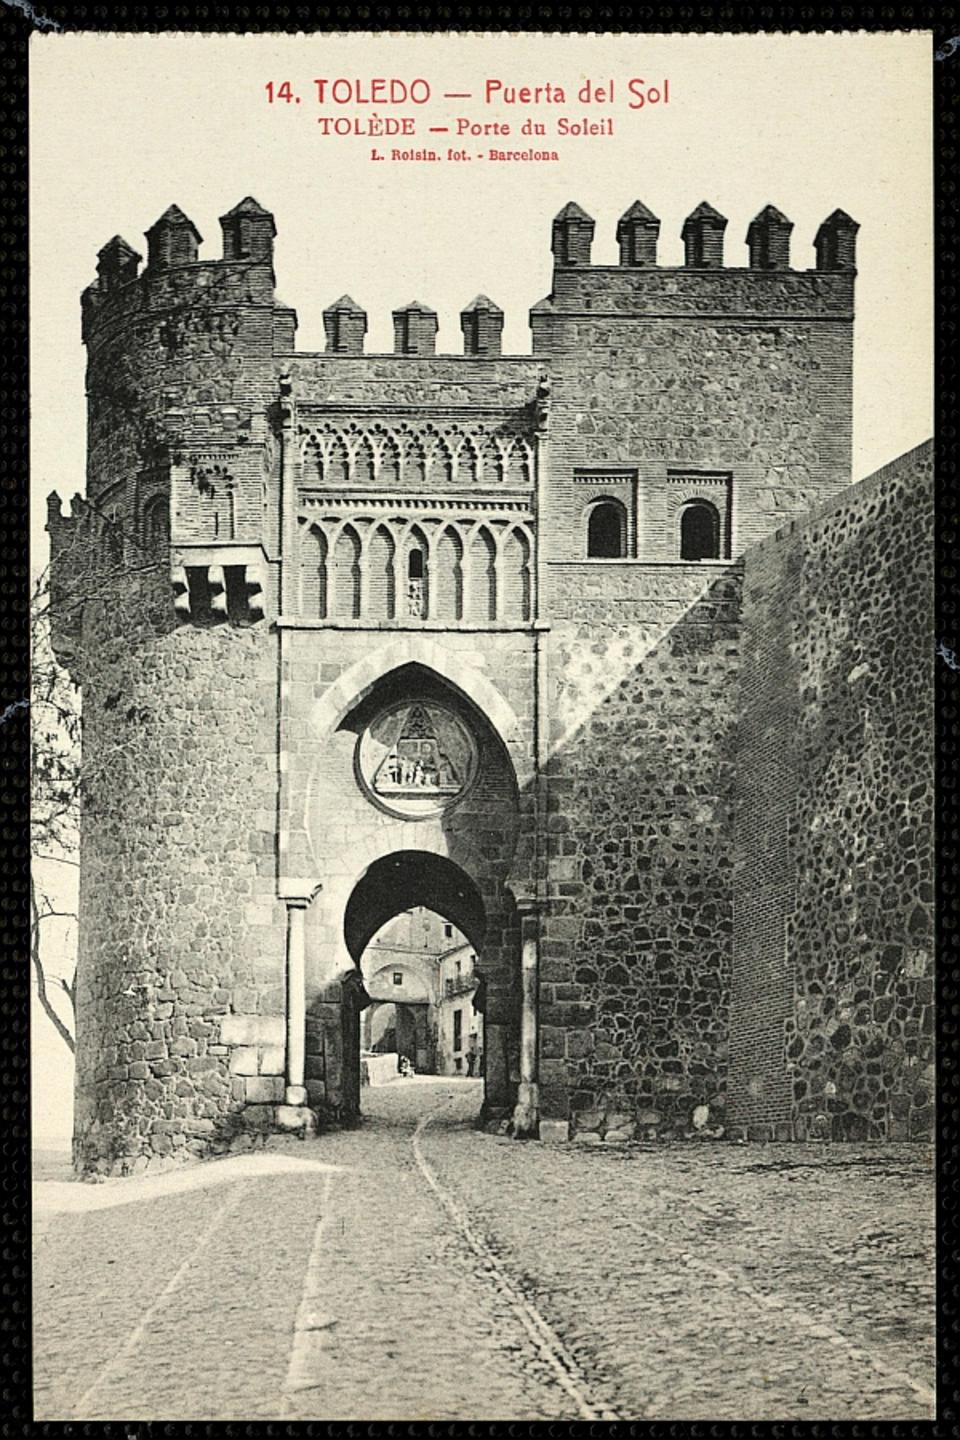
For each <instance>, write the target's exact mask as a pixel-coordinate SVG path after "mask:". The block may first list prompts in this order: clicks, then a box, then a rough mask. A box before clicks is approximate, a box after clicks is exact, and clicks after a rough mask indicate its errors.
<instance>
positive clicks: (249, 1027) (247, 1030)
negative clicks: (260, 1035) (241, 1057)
mask: <svg viewBox="0 0 960 1440" xmlns="http://www.w3.org/2000/svg"><path fill="white" fill-rule="evenodd" d="M259 1018H260V1017H259V1016H258V1015H224V1017H223V1019H222V1020H221V1021H220V1041H221V1044H223V1045H256V1043H257V1021H258V1020H259Z"/></svg>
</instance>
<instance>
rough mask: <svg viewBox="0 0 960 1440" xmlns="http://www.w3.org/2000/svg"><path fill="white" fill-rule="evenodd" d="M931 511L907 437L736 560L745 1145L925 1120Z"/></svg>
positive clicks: (923, 461)
mask: <svg viewBox="0 0 960 1440" xmlns="http://www.w3.org/2000/svg"><path fill="white" fill-rule="evenodd" d="M932 524H933V502H932V451H931V446H930V445H925V446H920V447H919V448H918V449H916V450H913V451H911V452H910V453H909V454H907V455H904V456H902V457H901V458H900V459H899V460H897V461H895V462H894V463H893V464H891V465H888V466H886V467H885V468H884V469H883V470H880V471H878V472H877V473H876V474H875V475H873V476H871V477H869V478H868V479H867V480H864V481H863V482H861V483H860V484H858V485H855V486H853V487H852V488H851V489H850V490H848V491H847V492H846V493H845V494H844V495H843V496H842V497H841V498H840V499H839V500H837V501H836V502H835V503H834V504H833V505H831V506H829V507H827V508H826V509H825V510H823V511H821V512H819V513H817V514H815V515H813V516H811V517H809V518H808V519H806V520H804V521H802V522H797V523H796V524H794V525H793V526H791V527H790V528H789V529H786V530H783V531H781V532H779V533H778V534H776V535H775V536H773V537H771V538H770V539H768V540H767V541H766V542H764V544H762V545H760V546H758V547H756V548H755V549H754V550H752V551H750V552H748V554H747V556H746V564H745V576H744V612H743V613H744V637H743V653H744V663H743V669H742V673H741V684H740V713H741V718H740V744H739V749H738V755H737V776H738V812H737V855H738V860H739V869H738V877H737V890H736V911H735V913H736V941H735V946H734V979H733V1005H732V1008H731V1040H730V1044H731V1056H732V1073H731V1110H732V1119H733V1121H734V1123H736V1124H738V1125H740V1126H746V1127H748V1128H749V1130H750V1131H751V1132H752V1133H754V1134H755V1135H758V1136H759V1135H764V1134H770V1133H777V1130H778V1129H782V1130H783V1132H784V1134H788V1133H792V1135H793V1136H795V1137H796V1138H798V1139H802V1138H805V1137H808V1136H811V1135H823V1136H825V1137H828V1138H829V1137H832V1138H834V1139H842V1140H862V1139H890V1140H902V1139H907V1138H922V1137H926V1136H927V1135H929V1134H930V1133H931V1131H932V1121H933V1108H932V1106H933V1100H932V1095H933V1090H932V1086H933V1045H934V1012H933V984H934V982H933V888H932V887H933V875H934V852H933V836H934V832H933V781H934V755H933V740H932V736H933V674H932V669H933V663H934V637H933V573H932V567H933V545H932ZM777 1122H779V1125H778V1124H777Z"/></svg>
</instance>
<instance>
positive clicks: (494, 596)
mask: <svg viewBox="0 0 960 1440" xmlns="http://www.w3.org/2000/svg"><path fill="white" fill-rule="evenodd" d="M726 225H727V221H726V219H725V218H724V217H723V216H722V215H720V214H718V213H717V211H716V210H714V209H713V208H712V207H711V206H710V205H708V204H706V203H704V204H701V205H699V206H698V207H697V208H696V209H695V210H694V211H693V213H692V214H691V215H690V216H688V218H687V219H686V221H685V222H684V225H683V239H684V244H685V250H686V263H685V264H684V265H683V266H681V267H678V268H665V267H661V266H658V265H657V262H656V247H657V236H658V232H659V226H660V222H659V220H658V219H657V217H656V216H654V215H653V214H652V213H651V211H650V210H649V209H648V208H647V207H646V206H645V205H643V204H642V203H641V202H640V201H637V202H636V203H635V204H634V205H632V206H631V207H630V209H629V210H628V211H627V212H626V214H625V215H624V216H622V217H621V219H620V221H619V224H618V226H617V239H618V242H619V246H620V263H619V265H616V266H598V265H593V264H592V263H591V258H590V252H591V244H592V239H593V233H594V221H593V219H592V218H591V217H590V216H589V215H588V214H587V213H586V212H585V211H584V210H582V209H581V208H580V207H579V206H578V205H576V204H573V203H571V204H569V205H567V206H566V207H565V208H564V209H563V210H562V211H561V212H560V214H559V215H558V216H557V217H556V218H555V220H554V221H553V230H552V249H553V257H554V265H553V279H552V285H551V289H550V293H549V295H548V296H547V298H546V299H544V300H541V301H540V302H539V303H538V304H536V305H534V307H533V309H532V310H531V312H530V328H531V334H532V353H531V354H529V355H524V356H505V355H502V354H501V333H502V329H503V314H502V312H501V311H500V310H499V309H498V307H497V306H496V304H494V302H493V301H491V300H489V299H487V297H485V296H483V295H481V296H478V297H477V298H476V299H475V300H474V301H473V302H472V303H471V304H469V305H467V306H466V307H465V309H464V310H463V312H462V314H461V316H460V324H461V329H462V332H463V354H462V355H455V356H454V355H438V354H437V353H436V335H437V326H438V322H437V316H436V314H435V312H434V311H433V310H431V309H430V308H429V307H428V306H427V305H424V304H422V303H420V302H417V301H411V302H410V303H409V304H406V305H403V306H401V307H400V308H399V309H397V310H396V311H394V314H393V328H394V338H395V344H394V353H392V354H389V355H376V354H367V353H365V351H364V337H365V333H366V328H367V317H366V314H365V312H364V310H363V309H362V307H361V306H360V305H358V304H357V303H356V302H355V301H354V300H353V299H352V298H351V297H350V296H347V295H344V296H342V297H341V298H340V299H339V300H337V301H336V302H335V303H333V304H332V305H331V306H330V307H329V308H328V309H327V310H326V311H325V312H324V324H325V329H326V349H325V350H324V352H323V353H319V354H313V353H304V352H301V351H298V350H297V349H296V348H295V343H294V336H295V331H296V323H297V322H296V315H295V314H294V312H293V311H292V310H291V309H289V308H288V307H287V306H285V305H283V304H281V303H280V301H279V300H278V299H277V297H276V293H275V288H274V285H275V282H274V270H273V242H274V235H275V228H274V221H273V216H272V215H271V214H270V213H269V212H268V211H266V210H265V209H264V208H263V207H262V206H261V205H260V204H259V203H258V202H257V201H255V200H253V199H250V198H248V199H245V200H243V201H241V202H240V204H239V205H237V206H236V207H235V208H234V209H233V210H231V211H230V212H229V213H228V214H226V215H224V216H223V218H222V221H221V226H222V230H223V255H222V258H221V259H217V260H205V259H201V258H199V249H198V247H199V245H200V239H201V237H200V235H199V234H198V232H197V229H196V227H195V226H194V224H193V223H192V222H191V221H190V219H189V218H188V217H187V216H186V215H185V214H184V213H183V212H182V211H181V210H179V209H178V208H177V207H176V206H171V207H170V209H169V210H167V211H166V212H165V214H164V215H162V216H161V217H160V219H159V220H158V221H157V222H156V223H155V224H154V225H153V226H152V227H151V229H150V230H149V231H148V232H147V263H146V266H145V268H144V269H143V270H141V257H140V256H139V255H138V254H137V253H136V252H135V251H134V250H133V249H132V247H131V246H130V245H128V244H127V243H126V242H125V241H124V240H122V239H120V238H119V237H115V238H114V239H113V240H110V241H109V242H108V243H107V244H106V245H105V246H104V248H103V249H102V251H101V252H100V255H99V260H98V267H97V278H96V280H95V281H94V282H93V284H92V285H91V286H90V287H89V288H88V289H87V290H86V291H85V292H84V295H83V334H84V340H85V343H86V346H87V353H88V380H87V389H88V396H89V425H88V430H89V439H88V472H87V474H88V480H87V493H86V497H85V498H80V497H75V498H74V500H73V502H72V505H71V509H70V513H69V514H64V513H63V511H62V508H61V503H60V500H59V499H58V498H57V497H56V496H55V495H54V496H51V498H50V504H49V523H48V528H49V532H50V540H51V549H52V590H53V604H54V610H55V629H56V636H55V639H56V646H57V652H58V655H59V656H60V658H61V660H62V661H63V662H64V663H65V664H67V665H68V666H69V667H70V669H71V672H72V674H73V675H74V678H75V679H76V680H77V681H78V682H79V683H80V684H81V685H82V687H83V712H84V716H83V718H84V735H83V746H84V757H83V764H84V797H85V804H84V813H83V823H82V849H81V913H80V930H79V935H80V942H79V943H80V953H79V964H78V973H77V991H76V993H77V1081H76V1133H75V1156H76V1162H77V1164H78V1166H80V1167H81V1168H83V1169H90V1168H96V1169H99V1170H105V1171H109V1170H114V1171H116V1172H118V1173H127V1172H130V1171H132V1170H139V1169H143V1168H145V1167H147V1166H149V1167H162V1166H165V1165H167V1164H172V1163H176V1162H177V1161H180V1160H183V1159H188V1158H191V1157H198V1156H203V1155H207V1154H213V1153H218V1152H220V1151H222V1150H224V1149H226V1148H228V1147H229V1146H230V1145H231V1144H232V1143H234V1142H235V1140H236V1137H237V1135H238V1134H240V1133H244V1132H247V1131H249V1130H250V1129H251V1128H253V1129H261V1130H270V1129H273V1128H276V1127H289V1126H297V1127H300V1126H309V1127H312V1126H314V1125H317V1124H319V1125H320V1127H321V1128H323V1127H324V1126H327V1125H330V1124H334V1123H350V1122H351V1121H352V1120H354V1119H355V1118H356V1116H357V1114H358V1111H359V1106H360V1033H361V1014H362V1011H363V1010H364V1009H365V1008H366V1007H367V1005H368V1004H369V1003H370V998H371V997H370V996H369V995H368V994H367V993H366V990H365V987H364V983H363V977H362V972H361V968H360V961H361V958H362V956H363V953H364V951H365V949H366V947H367V946H368V944H369V943H370V942H371V940H372V939H373V937H374V936H375V935H376V934H377V932H378V930H379V929H380V928H381V927H382V926H383V925H384V924H386V923H387V922H388V921H390V920H391V919H392V918H393V917H395V916H397V915H399V914H401V913H403V912H404V911H406V910H409V909H411V908H412V907H416V906H423V907H427V908H428V909H430V910H432V911H435V912H436V913H437V914H438V915H440V916H441V917H443V919H444V920H445V921H449V922H450V923H451V924H452V925H454V926H455V927H456V928H457V930H458V931H459V932H461V934H462V936H463V937H465V939H466V942H467V944H468V945H469V946H470V947H471V949H472V951H474V952H475V953H476V956H477V957H478V958H477V968H478V971H479V974H480V979H479V982H478V988H477V993H476V1004H477V1006H478V1007H481V1006H482V1009H483V1033H484V1056H485V1063H484V1086H485V1098H484V1102H483V1117H482V1118H483V1120H484V1122H485V1123H488V1124H491V1125H496V1126H509V1127H510V1128H512V1130H513V1132H514V1133H516V1134H518V1135H527V1136H531V1135H537V1134H538V1133H542V1135H543V1136H544V1137H547V1136H550V1137H551V1138H558V1137H565V1136H567V1135H569V1134H575V1133H577V1132H578V1131H579V1132H581V1133H582V1132H586V1133H590V1132H595V1133H597V1134H598V1135H604V1134H608V1133H609V1134H610V1135H611V1136H616V1137H618V1138H629V1137H630V1136H632V1135H638V1136H644V1137H655V1136H666V1135H670V1134H685V1133H688V1132H689V1131H693V1130H696V1131H698V1132H701V1131H706V1132H708V1133H718V1132H719V1131H720V1129H721V1127H722V1129H723V1132H724V1133H727V1134H731V1133H736V1132H739V1131H743V1132H745V1133H748V1134H750V1135H752V1136H754V1137H757V1138H763V1137H770V1138H778V1139H788V1138H805V1137H811V1136H814V1135H817V1134H822V1135H824V1136H825V1137H828V1138H834V1139H857V1140H860V1139H884V1138H886V1139H903V1138H913V1137H918V1138H920V1137H926V1136H927V1135H929V1133H930V1130H931V1117H932V1090H931V1079H932V1045H933V1024H932V1017H933V1010H932V1005H933V980H932V964H933V959H932V935H933V918H932V899H933V896H932V874H933V860H932V843H933V842H932V834H933V832H932V808H931V807H932V778H933V761H932V741H931V731H932V699H931V692H932V664H933V645H932V620H931V615H932V579H931V569H932V550H931V529H932V499H931V493H932V481H931V457H930V452H929V447H922V448H921V449H919V450H917V451H914V452H912V453H910V454H909V455H906V456H904V457H902V458H901V459H900V460H898V461H895V462H894V463H892V464H891V465H889V466H887V467H886V468H885V469H884V470H882V471H880V472H879V473H878V474H876V475H874V476H872V477H870V478H869V479H867V480H865V481H862V482H860V483H859V484H856V485H851V478H852V477H851V410H852V402H851V356H852V331H853V296H854V279H855V242H856V232H857V225H856V224H855V222H854V221H853V220H851V219H850V218H849V216H847V215H845V214H844V213H843V211H840V210H837V211H835V212H834V213H833V214H832V215H831V216H829V218H828V219H826V220H825V221H824V222H823V224H822V225H821V226H820V229H819V231H818V232H817V236H816V239H815V266H814V268H812V269H794V268H792V267H791V264H790V238H791V230H792V228H793V227H792V225H791V222H790V221H789V220H788V219H786V218H785V217H784V216H783V215H782V214H781V213H780V212H779V211H778V210H775V209H774V208H773V207H772V206H768V207H767V208H766V209H764V210H762V211H761V212H760V213H759V214H758V215H757V216H756V218H755V219H754V220H753V221H752V222H751V224H750V226H749V229H748V231H747V237H746V240H747V247H748V254H749V263H748V265H747V266H746V267H744V268H732V267H730V266H726V265H725V264H724V260H723V246H724V231H725V229H726Z"/></svg>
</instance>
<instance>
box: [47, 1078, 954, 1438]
mask: <svg viewBox="0 0 960 1440" xmlns="http://www.w3.org/2000/svg"><path fill="white" fill-rule="evenodd" d="M479 1099H480V1092H479V1082H474V1081H461V1080H438V1079H428V1078H418V1079H416V1080H412V1081H398V1082H396V1083H395V1084H393V1085H391V1086H388V1087H384V1088H382V1089H374V1090H369V1091H365V1092H364V1105H365V1109H366V1111H367V1112H368V1114H367V1119H366V1121H365V1123H364V1125H363V1127H362V1128H361V1129H359V1130H356V1131H346V1132H342V1133H339V1134H331V1135H326V1136H323V1137H322V1138H321V1139H319V1140H317V1141H307V1142H301V1141H299V1140H296V1139H294V1138H290V1139H273V1140H271V1141H270V1142H269V1144H268V1146H267V1148H266V1149H263V1150H257V1151H255V1152H251V1153H249V1154H241V1155H236V1156H231V1157H230V1158H228V1159H224V1160H219V1161H213V1162H210V1163H209V1164H207V1165H204V1166H198V1167H194V1168H191V1169H188V1170H182V1171H176V1172H171V1173H170V1174H166V1175H161V1176H157V1177H143V1178H136V1179H131V1180H111V1181H106V1182H105V1183H104V1184H102V1185H86V1184H78V1183H65V1182H63V1181H62V1180H60V1181H58V1180H55V1179H41V1181H40V1183H39V1184H38V1185H37V1191H36V1201H35V1208H36V1230H37V1259H36V1266H35V1274H34V1294H35V1304H36V1330H35V1387H36V1415H37V1418H38V1419H41V1420H47V1419H49V1420H67V1419H74V1420H96V1419H102V1420H106V1419H114V1420H119V1419H130V1420H136V1419H159V1420H186V1419H195V1420H213V1419H237V1420H258V1419H260V1420H268V1419H274V1420H283V1419H371V1420H373V1419H393V1420H408V1419H429V1420H444V1419H462V1420H469V1419H507V1420H511V1419H512V1420H523V1419H545V1420H552V1419H561V1418H587V1419H589V1418H596V1419H603V1418H616V1417H621V1418H624V1419H639V1418H663V1419H693V1418H702V1419H755V1418H760V1417H763V1418H770V1419H786V1418H796V1419H810V1420H813V1419H841V1418H842V1419H854V1418H858V1419H923V1418H928V1417H929V1416H930V1415H931V1414H932V1393H931V1388H930V1387H931V1386H932V1383H933V1381H932V1376H933V1324H934V1310H933V1282H934V1276H933V1259H932V1256H933V1234H932V1205H933V1199H932V1196H933V1177H932V1161H931V1159H930V1157H929V1155H927V1154H926V1153H925V1152H924V1151H922V1150H920V1149H918V1148H916V1147H906V1146H884V1147H880V1146H872V1147H867V1146H863V1147H859V1146H826V1147H816V1146H800V1145H790V1146H786V1145H784V1146H759V1145H751V1146H743V1147H738V1146H734V1145H725V1144H723V1143H715V1142H710V1143H703V1144H694V1143H690V1144H677V1145H663V1144H661V1145H659V1146H657V1145H642V1144H633V1145H621V1146H613V1145H605V1144H600V1145H594V1146H587V1145H581V1144H571V1145H567V1146H547V1145H539V1144H536V1143H529V1144H518V1143H517V1142H515V1141H512V1140H509V1139H506V1138H502V1137H499V1136H490V1135H485V1134H482V1133H479V1132H478V1131H476V1130H474V1129H473V1128H472V1126H471V1124H470V1121H471V1118H472V1116H473V1114H474V1113H475V1112H476V1110H477V1108H478V1106H479ZM40 1173H41V1175H45V1174H51V1173H53V1172H51V1171H41V1172H40Z"/></svg>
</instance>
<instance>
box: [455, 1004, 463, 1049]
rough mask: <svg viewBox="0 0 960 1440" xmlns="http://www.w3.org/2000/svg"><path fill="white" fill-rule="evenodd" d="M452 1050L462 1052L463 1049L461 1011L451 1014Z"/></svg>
mask: <svg viewBox="0 0 960 1440" xmlns="http://www.w3.org/2000/svg"><path fill="white" fill-rule="evenodd" d="M453 1048H454V1050H462V1049H463V1011H462V1010H454V1012H453Z"/></svg>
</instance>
